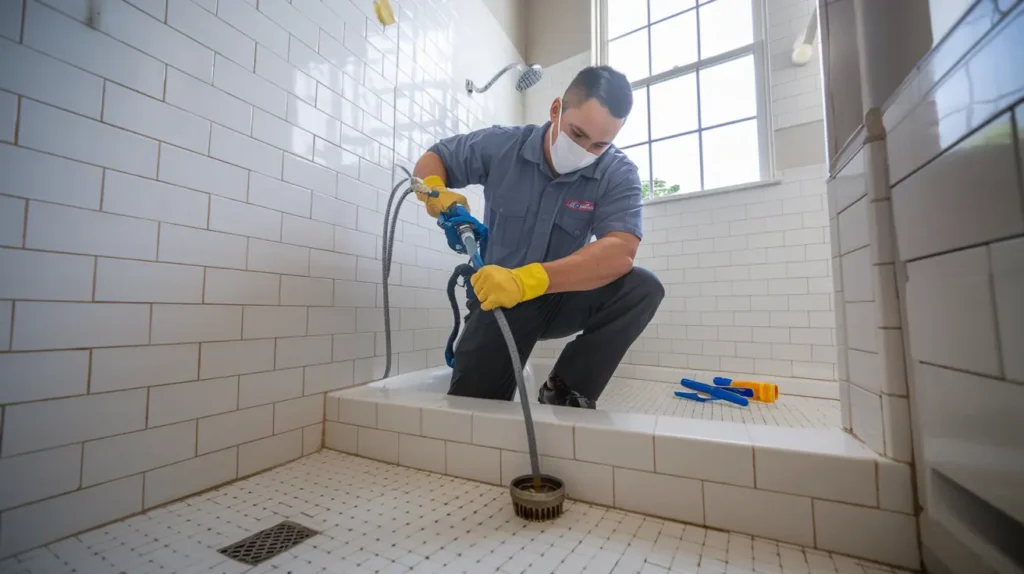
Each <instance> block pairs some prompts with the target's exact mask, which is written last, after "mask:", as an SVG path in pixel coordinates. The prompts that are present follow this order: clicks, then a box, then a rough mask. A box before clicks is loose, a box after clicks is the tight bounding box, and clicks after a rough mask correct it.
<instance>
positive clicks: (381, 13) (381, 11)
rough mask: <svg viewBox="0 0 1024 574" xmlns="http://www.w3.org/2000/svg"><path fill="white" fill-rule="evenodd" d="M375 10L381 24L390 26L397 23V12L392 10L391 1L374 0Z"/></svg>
mask: <svg viewBox="0 0 1024 574" xmlns="http://www.w3.org/2000/svg"><path fill="white" fill-rule="evenodd" d="M373 10H374V12H376V13H377V20H379V21H380V23H381V24H383V25H385V26H390V25H391V24H394V23H395V13H394V12H393V11H392V10H391V2H389V1H388V0H373Z"/></svg>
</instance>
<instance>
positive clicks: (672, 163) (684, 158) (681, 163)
mask: <svg viewBox="0 0 1024 574" xmlns="http://www.w3.org/2000/svg"><path fill="white" fill-rule="evenodd" d="M698 145H699V144H698V139H697V134H690V135H686V136H679V137H676V138H671V139H667V140H661V141H659V142H655V143H653V144H651V161H652V164H653V165H652V167H653V177H654V186H653V188H652V196H654V197H658V196H661V195H668V194H670V193H675V192H677V191H678V192H682V193H686V192H689V191H698V190H700V148H699V147H698Z"/></svg>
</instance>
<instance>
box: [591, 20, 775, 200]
mask: <svg viewBox="0 0 1024 574" xmlns="http://www.w3.org/2000/svg"><path fill="white" fill-rule="evenodd" d="M635 1H637V2H647V1H648V0H635ZM715 1H717V0H698V1H697V2H696V5H697V6H704V5H707V4H710V3H712V2H715ZM750 2H751V11H752V12H751V13H752V16H753V23H754V34H753V42H751V43H750V44H747V45H746V46H740V47H739V48H735V49H733V50H730V51H728V52H725V53H722V54H718V55H716V56H712V57H710V58H704V59H701V60H698V61H696V62H692V63H690V64H686V65H684V66H678V67H675V68H672V69H670V70H666V71H664V72H661V73H658V74H654V75H652V76H648V77H646V78H641V79H639V80H636V81H634V82H631V86H632V88H633V89H634V90H637V89H640V88H644V87H648V86H651V85H654V84H657V83H660V82H664V81H666V80H670V79H673V78H677V77H680V76H683V75H685V74H688V73H691V72H698V78H697V106H698V109H697V129H695V130H690V131H688V132H681V133H678V134H673V135H670V136H664V137H659V138H656V139H653V140H652V139H647V140H646V141H645V144H633V145H630V146H629V147H633V146H634V145H647V146H648V165H649V166H650V167H649V168H648V171H649V173H648V174H647V180H646V181H648V182H650V183H649V185H651V186H653V185H654V177H653V176H654V174H653V171H654V167H655V166H654V165H653V161H651V160H652V158H651V157H650V146H651V144H652V143H654V142H658V141H662V140H665V139H669V138H674V137H679V136H682V135H687V134H694V133H696V134H698V148H697V149H698V150H699V152H698V153H700V158H698V159H699V161H700V163H699V165H700V183H701V189H700V190H696V191H690V192H677V193H674V194H672V195H671V196H668V197H685V196H686V195H690V194H693V193H700V194H703V193H706V192H709V191H715V190H714V189H705V188H704V142H703V137H701V135H700V134H702V133H703V132H704V131H706V130H707V129H714V128H719V127H723V126H728V125H732V124H734V123H738V122H742V121H749V120H750V118H749V117H745V118H741V119H737V120H733V121H731V122H726V123H724V124H717V125H715V126H714V127H712V128H704V127H703V126H701V124H700V79H699V70H701V69H704V68H709V67H711V66H714V65H716V64H721V63H723V62H727V61H729V60H732V59H735V58H740V57H743V56H746V55H749V54H753V56H754V81H755V86H756V90H755V91H756V98H757V117H756V119H757V140H758V148H759V160H760V161H759V164H760V179H759V180H756V181H752V182H746V183H742V184H737V185H734V186H729V187H727V188H723V189H733V188H736V187H750V186H755V185H757V184H759V183H765V182H769V181H772V180H773V179H774V177H775V165H774V164H775V161H774V158H775V154H774V149H773V144H774V142H773V139H774V138H773V137H772V133H773V130H772V116H771V109H770V105H771V97H770V94H771V88H770V83H769V82H770V80H769V77H768V76H769V74H768V71H769V70H770V67H769V62H768V56H767V54H768V50H767V49H766V43H767V42H766V40H765V39H766V38H767V37H768V34H767V32H766V18H765V15H766V13H767V12H766V7H765V0H750ZM697 6H695V7H693V8H689V9H687V10H684V11H683V12H687V11H689V10H696V9H697ZM683 12H680V13H679V14H682V13H683ZM591 14H593V18H592V26H593V31H592V33H591V59H592V60H593V62H594V63H595V64H599V65H607V64H608V40H609V39H608V16H607V14H608V0H593V10H592V11H591ZM679 14H673V15H672V16H668V17H666V18H663V19H662V20H658V22H661V21H663V20H667V19H668V18H673V17H675V16H678V15H679ZM655 23H657V22H651V23H647V24H645V27H649V26H651V25H653V24H655ZM637 29H638V30H639V29H641V28H637ZM697 42H700V18H697ZM647 54H648V58H649V59H650V57H651V44H650V34H649V33H648V43H647ZM647 93H648V98H647V100H648V101H646V102H643V105H645V106H648V108H647V109H648V113H647V134H648V138H650V134H651V114H650V95H649V94H650V91H648V92H647ZM638 103H639V102H634V104H633V105H634V106H635V105H637V104H638ZM663 197H664V196H663Z"/></svg>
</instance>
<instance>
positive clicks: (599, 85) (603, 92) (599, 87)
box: [562, 66, 633, 119]
mask: <svg viewBox="0 0 1024 574" xmlns="http://www.w3.org/2000/svg"><path fill="white" fill-rule="evenodd" d="M590 98H596V99H597V101H598V102H601V105H602V106H604V107H605V109H607V110H608V111H609V112H611V114H612V115H613V116H615V117H616V118H618V119H622V118H624V117H626V116H628V115H629V112H630V110H632V109H633V90H632V88H631V87H630V86H629V80H627V79H626V76H625V75H623V74H622V72H619V71H617V70H615V69H614V68H612V67H611V66H589V67H586V68H583V69H582V70H580V73H578V74H576V77H575V78H573V80H572V83H571V84H569V87H568V88H567V89H566V90H565V95H564V96H563V97H562V100H563V101H565V102H566V104H568V106H569V107H577V106H581V105H583V104H584V103H585V102H586V101H587V100H589V99H590Z"/></svg>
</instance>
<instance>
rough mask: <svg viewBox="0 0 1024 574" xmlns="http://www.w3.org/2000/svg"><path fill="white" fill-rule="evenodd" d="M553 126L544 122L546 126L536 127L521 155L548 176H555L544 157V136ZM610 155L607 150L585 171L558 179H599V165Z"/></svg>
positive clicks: (584, 169) (580, 170)
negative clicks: (583, 177) (584, 177)
mask: <svg viewBox="0 0 1024 574" xmlns="http://www.w3.org/2000/svg"><path fill="white" fill-rule="evenodd" d="M549 126H551V122H550V121H548V122H544V125H541V126H535V127H534V130H533V133H532V134H530V137H529V139H527V140H526V145H525V146H523V149H522V151H521V152H520V155H522V156H523V159H527V160H529V161H532V162H534V163H536V164H538V165H540V167H541V169H542V170H544V173H546V174H547V175H548V176H552V175H554V174H552V173H551V168H550V167H549V166H548V162H547V158H545V157H544V135H545V134H547V133H548V127H549ZM606 155H608V150H605V152H604V153H603V154H601V157H600V158H598V160H597V161H595V162H594V163H592V164H590V165H588V166H587V167H585V168H583V169H578V170H576V171H574V172H572V173H567V174H564V175H562V176H559V177H558V178H557V179H559V180H561V181H576V179H578V178H579V177H580V176H581V175H583V176H586V177H589V178H591V179H597V169H598V165H600V164H601V163H602V161H603V160H604V156H606Z"/></svg>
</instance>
